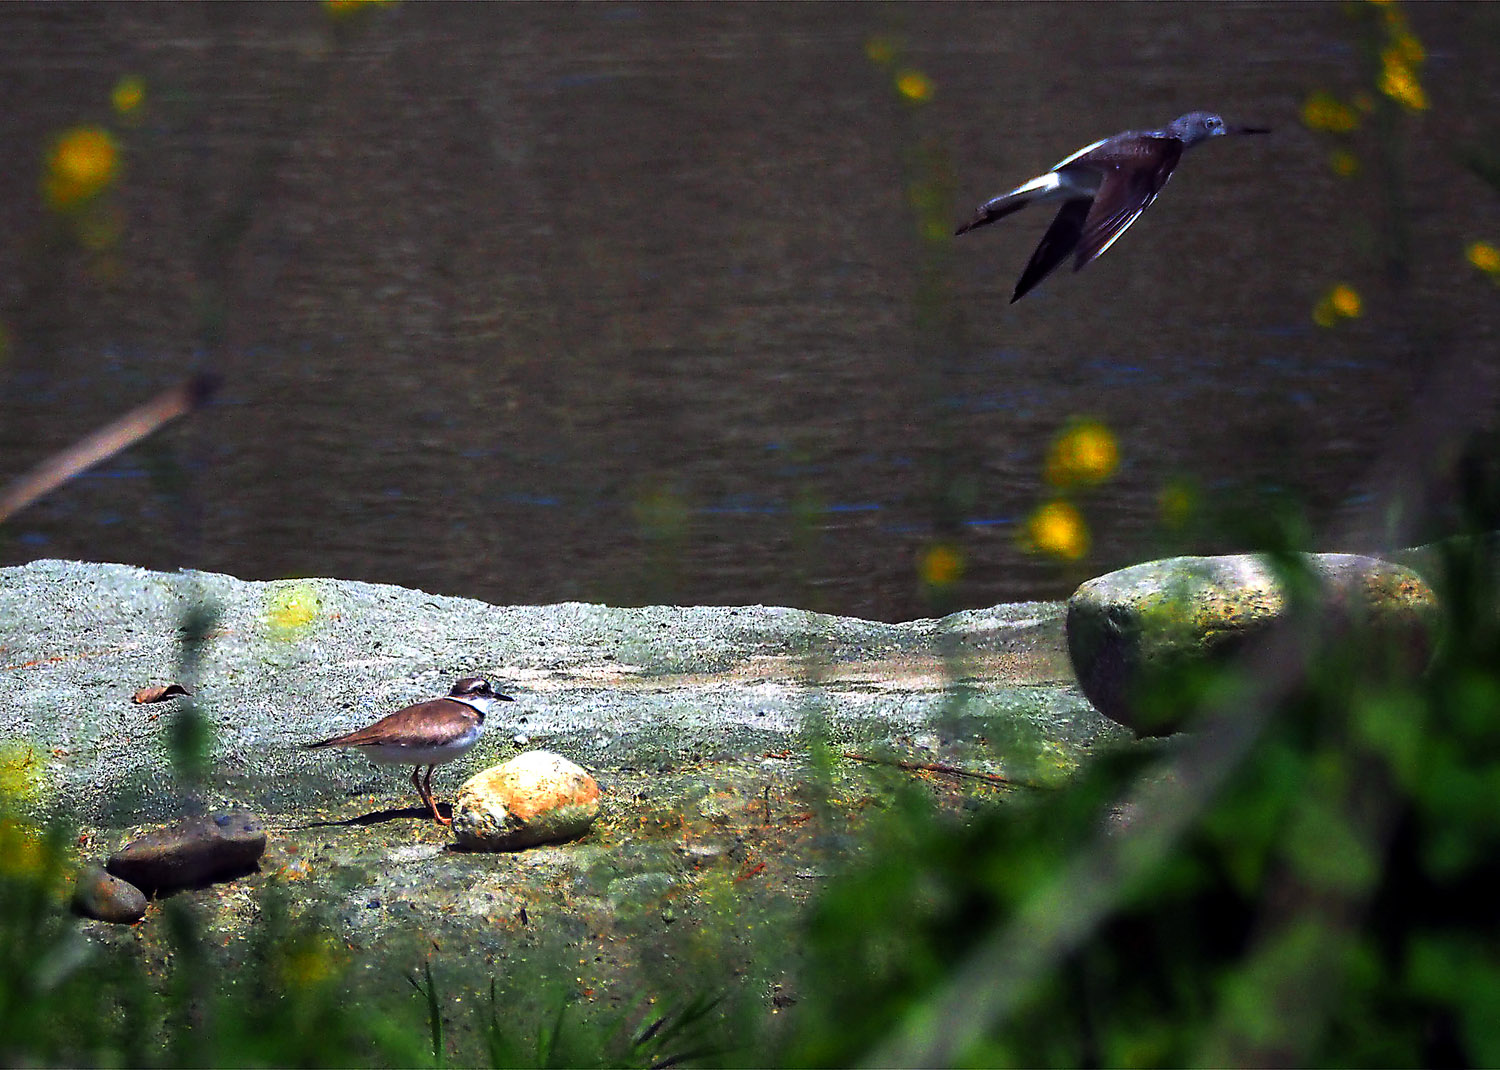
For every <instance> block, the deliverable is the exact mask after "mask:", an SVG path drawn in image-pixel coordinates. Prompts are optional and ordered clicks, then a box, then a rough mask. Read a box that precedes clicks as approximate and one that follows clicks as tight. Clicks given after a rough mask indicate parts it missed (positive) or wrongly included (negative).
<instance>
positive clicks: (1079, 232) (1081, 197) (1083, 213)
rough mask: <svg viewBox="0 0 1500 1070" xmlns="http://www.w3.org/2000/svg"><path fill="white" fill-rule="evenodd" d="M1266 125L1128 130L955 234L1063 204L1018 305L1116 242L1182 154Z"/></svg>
mask: <svg viewBox="0 0 1500 1070" xmlns="http://www.w3.org/2000/svg"><path fill="white" fill-rule="evenodd" d="M1266 133H1270V131H1269V130H1268V129H1267V128H1266V127H1263V126H1230V125H1228V124H1227V123H1225V122H1224V120H1223V119H1221V118H1219V117H1218V116H1217V115H1214V114H1212V113H1210V112H1206V111H1194V112H1188V114H1186V115H1184V116H1181V117H1180V118H1177V119H1173V120H1172V121H1171V122H1170V123H1168V124H1167V125H1166V126H1164V127H1162V129H1160V130H1127V131H1125V132H1124V133H1123V134H1116V135H1115V136H1114V137H1107V138H1105V139H1103V140H1102V141H1096V142H1094V143H1093V144H1092V145H1088V146H1085V147H1084V148H1081V149H1079V150H1078V151H1077V152H1075V153H1074V154H1073V155H1071V156H1069V157H1068V158H1067V159H1066V160H1061V161H1059V162H1058V163H1057V164H1056V165H1054V166H1053V167H1052V168H1051V169H1050V170H1049V171H1047V172H1046V173H1045V174H1041V175H1038V176H1037V177H1036V178H1033V179H1031V180H1030V181H1029V182H1023V183H1021V185H1019V186H1017V187H1016V188H1015V189H1013V190H1011V191H1010V192H1009V193H1004V194H1001V195H1000V196H999V197H996V198H994V199H993V200H989V201H986V202H985V203H984V204H981V205H980V206H979V208H978V210H977V211H976V212H975V213H974V218H973V219H971V220H970V221H969V222H967V223H965V224H964V225H963V226H961V227H959V228H958V230H956V231H954V233H955V234H963V233H964V232H965V231H970V230H973V229H974V228H975V227H982V226H985V225H986V224H989V223H993V222H994V221H995V220H997V219H1004V218H1005V217H1006V216H1008V215H1010V214H1011V213H1012V212H1019V211H1020V210H1021V209H1022V208H1025V207H1026V206H1027V205H1028V204H1033V203H1041V202H1042V201H1060V202H1062V207H1061V208H1060V209H1058V212H1057V218H1056V219H1054V220H1053V221H1052V225H1051V226H1050V227H1048V228H1047V233H1046V234H1044V235H1042V241H1041V244H1040V245H1038V246H1037V247H1036V252H1034V253H1032V254H1031V262H1030V263H1028V264H1027V265H1026V270H1025V271H1023V272H1022V273H1021V279H1020V281H1019V282H1017V283H1016V292H1015V294H1014V295H1013V296H1012V297H1011V299H1010V300H1011V304H1015V303H1016V302H1017V301H1019V300H1020V299H1021V298H1022V297H1023V296H1025V295H1026V293H1027V291H1029V290H1030V289H1031V288H1032V287H1033V286H1035V285H1036V284H1037V283H1039V282H1041V281H1042V280H1043V279H1045V278H1046V277H1047V276H1048V275H1050V274H1051V273H1052V272H1053V271H1054V270H1056V268H1057V266H1058V265H1059V264H1061V263H1062V262H1063V261H1064V260H1066V259H1067V258H1068V257H1070V256H1072V257H1073V258H1074V259H1073V270H1074V271H1081V270H1083V266H1084V265H1085V264H1087V263H1088V262H1089V261H1091V260H1093V259H1095V258H1096V257H1098V256H1101V255H1103V253H1104V250H1106V249H1108V248H1109V247H1110V246H1111V245H1113V244H1114V243H1115V239H1116V238H1118V237H1119V236H1120V235H1121V234H1124V233H1125V230H1126V228H1127V227H1129V226H1130V224H1132V223H1134V222H1135V220H1136V217H1137V216H1139V215H1140V214H1141V213H1142V212H1144V211H1145V210H1146V209H1147V208H1148V207H1149V206H1150V204H1151V202H1152V201H1154V200H1155V199H1156V195H1157V194H1158V193H1160V192H1161V188H1162V187H1163V186H1165V185H1166V184H1167V179H1169V178H1171V177H1172V172H1173V171H1175V170H1176V169H1177V164H1178V163H1179V162H1180V161H1181V160H1182V154H1183V153H1184V152H1186V151H1187V150H1188V149H1190V148H1192V147H1193V146H1194V145H1196V144H1198V143H1199V142H1200V141H1207V140H1208V139H1209V138H1213V137H1223V136H1224V135H1225V134H1266Z"/></svg>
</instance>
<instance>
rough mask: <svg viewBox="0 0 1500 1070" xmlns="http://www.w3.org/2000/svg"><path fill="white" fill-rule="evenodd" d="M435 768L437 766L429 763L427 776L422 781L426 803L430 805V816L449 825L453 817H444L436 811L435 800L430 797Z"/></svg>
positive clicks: (442, 823) (440, 822)
mask: <svg viewBox="0 0 1500 1070" xmlns="http://www.w3.org/2000/svg"><path fill="white" fill-rule="evenodd" d="M436 768H437V766H435V765H429V766H428V767H427V776H426V778H425V780H424V782H423V788H424V790H425V793H426V795H427V805H428V806H430V807H432V816H433V818H434V819H435V820H436V821H437V823H438V824H440V825H451V824H453V819H452V818H451V817H444V816H443V815H442V814H440V813H438V808H437V800H436V799H434V798H433V797H432V773H433V770H435V769H436Z"/></svg>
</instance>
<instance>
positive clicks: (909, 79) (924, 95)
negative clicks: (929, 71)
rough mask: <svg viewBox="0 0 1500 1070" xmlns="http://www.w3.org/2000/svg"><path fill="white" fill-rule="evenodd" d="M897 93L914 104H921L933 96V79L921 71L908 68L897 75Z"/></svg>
mask: <svg viewBox="0 0 1500 1070" xmlns="http://www.w3.org/2000/svg"><path fill="white" fill-rule="evenodd" d="M896 92H898V93H900V94H901V95H902V96H903V97H905V98H906V99H907V100H909V101H911V102H912V103H913V104H921V103H922V102H923V101H926V100H928V99H930V98H931V96H932V79H930V78H928V77H927V75H925V74H923V73H922V72H921V71H919V70H914V69H912V68H907V69H906V70H904V71H902V72H901V73H900V74H898V75H896Z"/></svg>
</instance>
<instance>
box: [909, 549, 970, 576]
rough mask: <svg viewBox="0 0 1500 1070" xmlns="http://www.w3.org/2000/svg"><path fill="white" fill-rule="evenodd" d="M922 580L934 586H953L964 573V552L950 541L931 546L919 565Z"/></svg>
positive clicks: (918, 569)
mask: <svg viewBox="0 0 1500 1070" xmlns="http://www.w3.org/2000/svg"><path fill="white" fill-rule="evenodd" d="M917 571H918V573H919V574H920V575H921V577H922V582H923V583H926V584H928V585H930V586H933V587H951V586H952V585H953V584H955V583H957V582H958V579H959V577H960V576H962V575H963V574H964V557H963V552H962V551H961V550H959V548H958V547H956V546H953V545H952V544H950V543H945V542H939V543H934V544H933V545H932V546H929V547H928V548H927V550H926V552H925V553H923V554H922V560H921V562H920V563H919V564H918V566H917Z"/></svg>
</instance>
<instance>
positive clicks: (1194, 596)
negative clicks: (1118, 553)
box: [1067, 554, 1437, 735]
mask: <svg viewBox="0 0 1500 1070" xmlns="http://www.w3.org/2000/svg"><path fill="white" fill-rule="evenodd" d="M1301 560H1302V561H1303V562H1304V563H1305V565H1306V567H1307V569H1308V570H1309V572H1310V573H1311V575H1312V576H1313V577H1315V579H1316V580H1317V582H1318V585H1319V588H1320V591H1319V597H1320V598H1322V599H1323V601H1324V603H1325V605H1326V606H1327V607H1328V608H1330V609H1331V610H1333V611H1334V617H1335V619H1338V620H1340V621H1343V622H1349V621H1352V620H1358V621H1364V622H1366V623H1369V624H1373V625H1375V626H1377V627H1379V628H1380V629H1382V630H1383V631H1384V632H1385V633H1387V634H1389V635H1392V636H1393V637H1394V638H1395V639H1396V640H1397V641H1398V643H1399V644H1400V645H1401V646H1402V648H1404V649H1406V650H1408V651H1409V653H1410V656H1411V657H1412V658H1413V659H1415V660H1416V661H1418V662H1421V663H1425V659H1426V657H1427V656H1428V654H1429V653H1430V650H1431V641H1432V627H1433V624H1434V622H1435V618H1436V611H1437V602H1436V598H1435V596H1434V594H1433V592H1432V588H1431V587H1429V586H1428V585H1427V583H1426V582H1425V581H1424V580H1423V579H1422V578H1421V577H1420V576H1418V575H1417V574H1416V573H1415V572H1413V571H1412V570H1411V569H1409V568H1406V567H1404V566H1402V565H1397V564H1392V563H1391V562H1389V561H1383V560H1380V559H1378V558H1373V557H1363V556H1359V555H1355V554H1307V555H1302V556H1301ZM1287 606H1288V597H1287V590H1286V587H1285V585H1284V583H1283V581H1282V579H1281V577H1280V575H1278V573H1277V570H1276V568H1275V567H1274V566H1273V565H1272V563H1271V562H1270V561H1268V560H1267V559H1266V558H1265V557H1263V556H1260V555H1256V554H1235V555H1228V556H1222V557H1174V558H1168V559H1166V560H1162V561H1148V562H1145V563H1144V564H1140V565H1133V566H1131V567H1130V568H1125V569H1121V570H1119V571H1117V572H1111V573H1109V574H1108V575H1105V576H1100V577H1098V578H1097V579H1093V580H1089V581H1088V582H1087V583H1084V584H1083V585H1082V586H1080V587H1079V588H1078V590H1077V591H1075V592H1074V594H1073V596H1072V597H1071V598H1070V599H1068V611H1067V639H1068V654H1069V657H1070V658H1071V659H1072V662H1073V669H1074V672H1075V673H1076V675H1077V678H1078V683H1079V686H1080V687H1081V688H1082V690H1083V693H1084V695H1085V696H1087V698H1088V700H1089V701H1090V702H1091V703H1093V705H1094V706H1095V707H1096V708H1097V709H1098V710H1099V711H1100V712H1101V713H1103V714H1104V715H1105V716H1106V717H1108V718H1110V719H1111V720H1113V721H1116V722H1118V723H1119V724H1122V725H1126V726H1128V727H1130V728H1132V729H1134V730H1135V731H1137V732H1138V733H1140V734H1142V735H1167V734H1170V733H1171V732H1175V731H1177V730H1178V729H1179V728H1181V727H1183V724H1182V722H1181V720H1180V719H1179V718H1177V717H1175V716H1174V717H1170V718H1168V719H1166V720H1162V719H1160V717H1159V716H1157V715H1152V714H1148V713H1146V712H1145V711H1144V709H1143V708H1142V706H1141V705H1140V704H1139V703H1138V702H1137V701H1136V689H1137V688H1138V686H1139V685H1140V683H1141V682H1142V680H1143V679H1146V678H1148V677H1150V676H1151V675H1153V673H1154V672H1155V671H1157V670H1165V669H1171V668H1174V667H1175V668H1183V667H1190V666H1193V665H1202V664H1207V663H1223V662H1225V661H1227V660H1228V659H1230V658H1232V657H1233V656H1234V655H1236V654H1237V653H1238V652H1239V651H1241V650H1243V649H1244V647H1245V645H1246V644H1247V643H1248V642H1250V641H1251V640H1253V639H1255V638H1256V637H1258V636H1261V635H1263V634H1265V632H1266V631H1267V629H1269V628H1270V627H1271V626H1273V625H1274V624H1275V623H1276V622H1277V621H1279V620H1282V619H1283V618H1284V616H1285V613H1286V610H1287Z"/></svg>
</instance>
